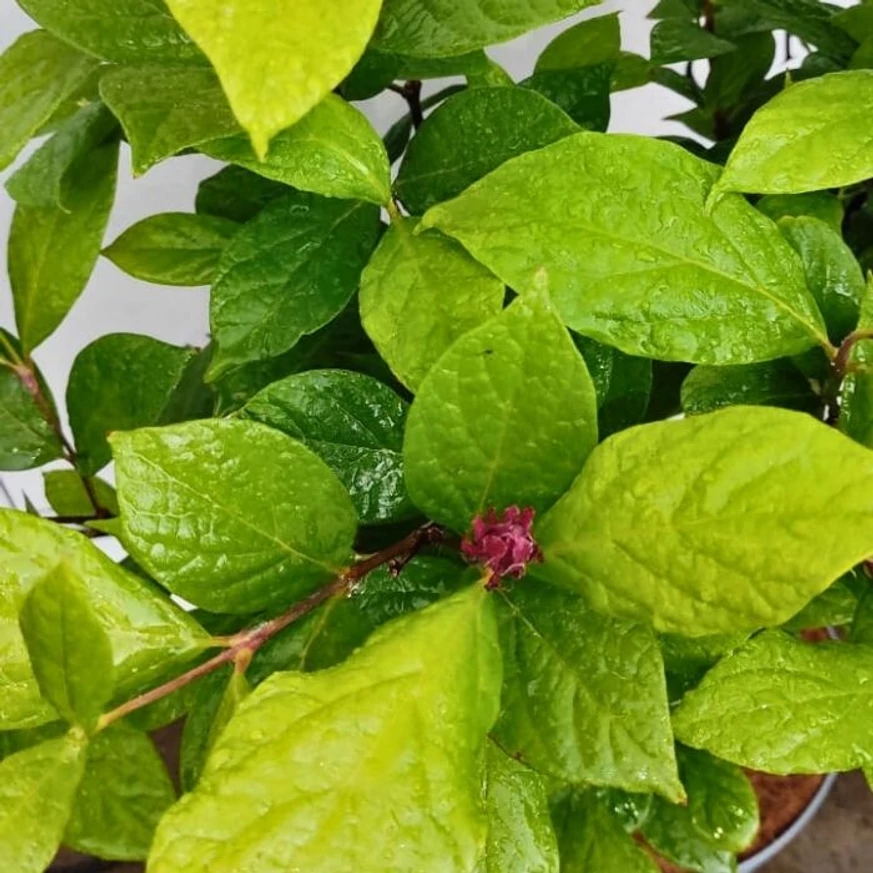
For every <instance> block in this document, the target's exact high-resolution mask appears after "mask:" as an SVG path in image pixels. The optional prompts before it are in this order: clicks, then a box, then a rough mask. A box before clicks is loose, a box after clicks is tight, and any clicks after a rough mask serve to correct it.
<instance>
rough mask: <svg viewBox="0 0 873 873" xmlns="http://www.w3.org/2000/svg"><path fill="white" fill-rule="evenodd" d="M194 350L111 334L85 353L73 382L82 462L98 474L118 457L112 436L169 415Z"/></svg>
mask: <svg viewBox="0 0 873 873" xmlns="http://www.w3.org/2000/svg"><path fill="white" fill-rule="evenodd" d="M194 355H195V352H194V350H193V349H183V348H179V347H178V346H171V345H168V344H167V343H163V342H161V341H160V340H156V339H152V338H151V337H148V336H139V335H137V334H132V333H114V334H107V335H106V336H102V337H100V339H97V340H95V341H94V342H93V343H91V345H89V346H86V347H85V348H84V349H83V350H82V351H81V352H79V354H78V356H77V357H76V360H75V361H74V362H73V369H72V371H71V372H70V381H69V384H68V385H67V408H68V409H69V416H70V426H71V427H72V429H73V435H74V436H75V438H76V449H77V452H78V459H77V464H78V467H79V469H80V470H81V471H82V472H83V473H84V474H85V475H87V476H93V475H94V474H95V473H97V472H98V471H99V470H101V469H102V468H103V467H105V466H106V465H107V464H108V463H109V462H110V460H111V459H112V452H111V450H110V448H109V443H108V441H107V436H108V435H109V434H110V433H112V432H113V431H116V430H133V429H134V428H137V427H145V426H147V425H151V424H159V423H162V422H163V421H164V420H165V417H164V414H163V413H164V410H165V409H166V407H167V404H168V403H169V401H170V398H171V396H172V394H173V391H174V390H175V388H176V386H177V385H178V384H179V382H180V381H181V379H182V376H183V374H184V372H185V368H186V367H187V366H188V365H189V364H190V363H191V361H192V360H193V359H194Z"/></svg>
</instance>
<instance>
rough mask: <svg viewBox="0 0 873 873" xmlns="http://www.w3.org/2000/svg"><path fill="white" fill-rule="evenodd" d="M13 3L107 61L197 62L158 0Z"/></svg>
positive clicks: (197, 56) (200, 60)
mask: <svg viewBox="0 0 873 873" xmlns="http://www.w3.org/2000/svg"><path fill="white" fill-rule="evenodd" d="M18 5H19V6H21V8H22V9H23V10H24V11H25V12H26V13H27V14H28V15H29V16H30V17H31V18H32V19H33V20H34V21H36V22H38V23H39V24H40V25H42V27H44V28H45V29H46V30H50V31H51V32H52V33H54V34H55V35H56V36H59V37H60V38H61V39H62V40H64V41H65V42H68V43H71V44H72V45H74V46H77V47H78V48H80V49H82V51H86V52H88V53H89V54H92V55H96V56H97V57H98V58H103V59H105V60H107V61H115V62H117V63H120V64H136V63H142V62H145V63H150V62H155V63H171V62H173V61H183V62H194V63H203V55H202V54H200V52H199V51H198V50H197V47H196V46H195V45H194V44H193V43H192V42H191V40H190V39H188V37H187V36H186V35H185V34H184V33H183V32H182V30H181V29H180V28H179V25H178V24H176V22H175V21H173V19H172V17H171V16H170V14H169V13H168V12H167V8H166V6H165V5H164V4H163V2H160V0H76V2H75V3H70V2H69V0H20V2H19V4H18Z"/></svg>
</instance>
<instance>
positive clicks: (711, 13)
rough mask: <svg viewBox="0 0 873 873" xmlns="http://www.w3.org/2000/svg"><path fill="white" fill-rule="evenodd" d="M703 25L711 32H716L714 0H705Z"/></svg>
mask: <svg viewBox="0 0 873 873" xmlns="http://www.w3.org/2000/svg"><path fill="white" fill-rule="evenodd" d="M703 27H704V29H706V30H708V31H709V32H710V33H715V4H714V3H713V0H704V3H703Z"/></svg>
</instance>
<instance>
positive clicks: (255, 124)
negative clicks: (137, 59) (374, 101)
mask: <svg viewBox="0 0 873 873" xmlns="http://www.w3.org/2000/svg"><path fill="white" fill-rule="evenodd" d="M167 5H168V6H169V7H170V11H171V12H172V13H173V15H174V16H175V18H176V19H177V21H178V22H179V23H180V24H181V25H182V27H183V28H184V29H185V30H186V31H187V32H188V34H189V35H190V36H191V37H192V38H193V39H194V41H195V42H196V43H197V44H198V45H199V46H200V48H201V49H203V51H204V52H205V53H206V55H207V57H208V58H209V60H210V61H211V62H212V66H213V67H215V70H216V72H217V73H218V78H219V79H221V84H222V87H223V88H224V92H225V93H226V94H227V98H228V100H229V101H230V105H231V107H232V108H233V111H234V114H235V115H236V117H237V118H238V119H239V121H240V124H242V126H243V127H244V128H245V129H246V130H247V131H248V133H249V135H250V136H251V140H252V145H253V147H254V150H255V152H256V154H257V155H258V157H260V158H263V157H264V156H265V155H266V153H267V147H268V146H269V143H270V140H271V139H272V138H273V136H275V134H277V133H279V131H280V130H285V128H287V127H291V125H293V124H296V123H297V122H298V121H299V120H300V119H301V118H303V116H304V115H306V113H307V112H309V110H310V109H312V108H313V107H314V106H315V105H316V104H318V103H320V102H321V101H322V100H323V99H324V97H326V96H327V95H328V94H329V92H330V91H332V90H333V88H335V87H336V86H337V85H339V84H340V82H342V80H343V79H344V78H345V77H346V75H347V74H348V73H349V72H350V71H351V69H352V67H354V65H355V64H356V63H357V61H358V59H359V58H360V57H361V55H362V54H363V53H364V48H365V47H366V45H367V42H368V41H369V39H370V36H371V34H372V33H373V28H374V27H375V26H376V19H377V18H378V16H379V9H380V7H381V5H382V4H381V0H327V2H325V0H282V2H280V3H266V4H263V3H261V4H253V3H250V2H248V0H230V2H229V3H225V5H224V7H223V8H222V14H221V15H216V14H215V6H214V4H213V2H212V0H167Z"/></svg>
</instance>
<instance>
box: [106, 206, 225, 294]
mask: <svg viewBox="0 0 873 873" xmlns="http://www.w3.org/2000/svg"><path fill="white" fill-rule="evenodd" d="M238 230H239V225H238V224H237V223H236V222H234V221H229V220H228V219H226V218H215V217H214V216H211V215H190V214H188V213H184V212H168V213H164V214H162V215H153V216H151V217H150V218H146V219H144V220H143V221H140V222H138V223H137V224H134V225H133V226H132V227H129V228H128V229H127V230H126V231H125V232H124V233H123V234H122V235H121V236H120V237H118V239H116V240H115V242H113V243H112V245H110V246H109V247H108V248H106V249H104V250H103V254H104V256H105V257H107V258H109V260H110V261H112V263H113V264H115V266H116V267H118V268H119V269H122V270H124V272H125V273H127V274H129V275H131V276H134V277H136V278H137V279H142V280H143V281H144V282H154V283H155V284H157V285H183V286H196V285H209V284H210V283H211V282H212V280H213V278H214V277H215V271H216V270H217V269H218V262H219V260H220V259H221V255H222V252H223V251H224V250H225V249H226V248H227V245H228V243H229V242H230V241H231V239H232V238H233V236H234V234H236V233H237V231H238Z"/></svg>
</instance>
